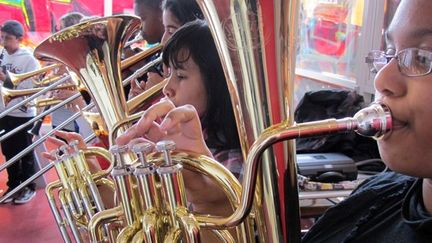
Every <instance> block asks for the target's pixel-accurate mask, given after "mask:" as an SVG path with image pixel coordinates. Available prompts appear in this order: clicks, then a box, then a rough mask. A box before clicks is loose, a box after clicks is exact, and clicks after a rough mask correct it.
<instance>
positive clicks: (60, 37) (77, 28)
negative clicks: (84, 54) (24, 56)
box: [48, 22, 88, 42]
mask: <svg viewBox="0 0 432 243" xmlns="http://www.w3.org/2000/svg"><path fill="white" fill-rule="evenodd" d="M87 28H88V23H87V22H86V23H84V24H82V25H74V26H71V27H69V28H66V29H64V30H62V31H60V32H58V33H57V34H55V35H52V36H51V37H49V38H48V41H49V42H55V41H58V42H63V41H65V40H70V39H73V38H77V37H79V36H80V34H81V33H83V30H85V29H87Z"/></svg>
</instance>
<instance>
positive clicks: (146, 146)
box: [131, 142, 153, 166]
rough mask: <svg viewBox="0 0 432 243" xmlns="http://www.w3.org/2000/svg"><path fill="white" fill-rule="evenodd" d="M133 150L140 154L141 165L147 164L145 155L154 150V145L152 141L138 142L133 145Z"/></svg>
mask: <svg viewBox="0 0 432 243" xmlns="http://www.w3.org/2000/svg"><path fill="white" fill-rule="evenodd" d="M131 150H132V152H134V153H135V154H136V155H137V156H138V159H139V161H140V162H141V165H142V166H146V165H147V160H146V157H145V155H146V154H148V153H150V152H151V151H152V150H153V145H152V144H151V143H146V142H143V143H137V144H134V145H133V146H132V149H131Z"/></svg>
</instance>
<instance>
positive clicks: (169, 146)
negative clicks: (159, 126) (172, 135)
mask: <svg viewBox="0 0 432 243" xmlns="http://www.w3.org/2000/svg"><path fill="white" fill-rule="evenodd" d="M174 149H175V142H174V141H171V140H164V141H160V142H157V143H156V150H157V151H158V152H162V153H163V154H164V160H165V165H166V166H171V165H173V162H172V160H171V156H170V151H172V150H174Z"/></svg>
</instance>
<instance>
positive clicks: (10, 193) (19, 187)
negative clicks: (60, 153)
mask: <svg viewBox="0 0 432 243" xmlns="http://www.w3.org/2000/svg"><path fill="white" fill-rule="evenodd" d="M93 106H94V105H93V104H90V105H88V106H86V107H84V108H83V110H89V109H91V108H93ZM79 115H80V113H75V114H74V115H72V116H71V117H70V118H68V119H67V120H66V121H64V122H62V123H61V124H60V125H58V126H57V127H56V129H53V130H51V131H49V132H48V133H47V134H45V135H44V136H42V137H40V138H39V139H38V140H36V141H35V142H34V143H33V144H32V145H30V146H29V147H27V148H26V149H24V150H23V151H21V152H20V153H19V154H17V155H15V156H14V157H13V158H12V159H10V160H8V161H7V162H5V163H4V164H2V165H1V166H0V171H2V170H4V169H5V168H7V167H9V166H10V165H12V164H13V163H15V162H16V161H18V160H19V159H21V158H22V157H23V156H24V155H25V154H27V153H28V152H29V151H30V150H32V149H33V148H34V147H36V146H37V145H39V144H41V143H42V142H44V141H45V139H46V138H47V137H49V136H51V135H52V134H54V132H56V131H57V130H60V129H62V128H63V127H64V126H66V125H67V124H68V123H69V122H71V121H73V120H74V119H76V118H77V117H78V116H79ZM53 166H54V164H53V163H50V164H49V165H47V166H45V167H44V168H42V169H41V170H40V171H38V172H37V173H36V174H34V175H33V176H31V177H30V178H28V179H27V180H26V181H24V182H22V183H21V184H20V185H19V186H17V187H15V188H14V189H13V190H12V191H10V192H9V193H8V194H6V195H5V196H3V197H1V198H0V203H2V202H3V201H4V200H6V199H7V198H9V197H10V196H12V195H13V194H15V193H16V192H18V191H19V190H21V189H22V188H24V187H26V186H27V185H28V184H29V183H31V182H32V181H34V180H35V179H36V178H38V177H39V176H41V175H43V174H44V173H46V172H47V171H48V170H49V169H51V168H52V167H53Z"/></svg>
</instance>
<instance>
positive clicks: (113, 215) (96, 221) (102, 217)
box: [88, 206, 124, 242]
mask: <svg viewBox="0 0 432 243" xmlns="http://www.w3.org/2000/svg"><path fill="white" fill-rule="evenodd" d="M123 215H124V213H123V208H122V207H121V206H117V207H114V208H110V209H106V210H104V211H102V212H98V213H96V214H95V215H94V216H93V218H91V219H90V221H89V223H88V229H89V231H90V236H91V241H92V242H101V241H102V238H103V237H102V232H101V227H102V225H104V224H105V223H107V222H113V221H115V220H117V219H119V218H120V217H122V216H123Z"/></svg>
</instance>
